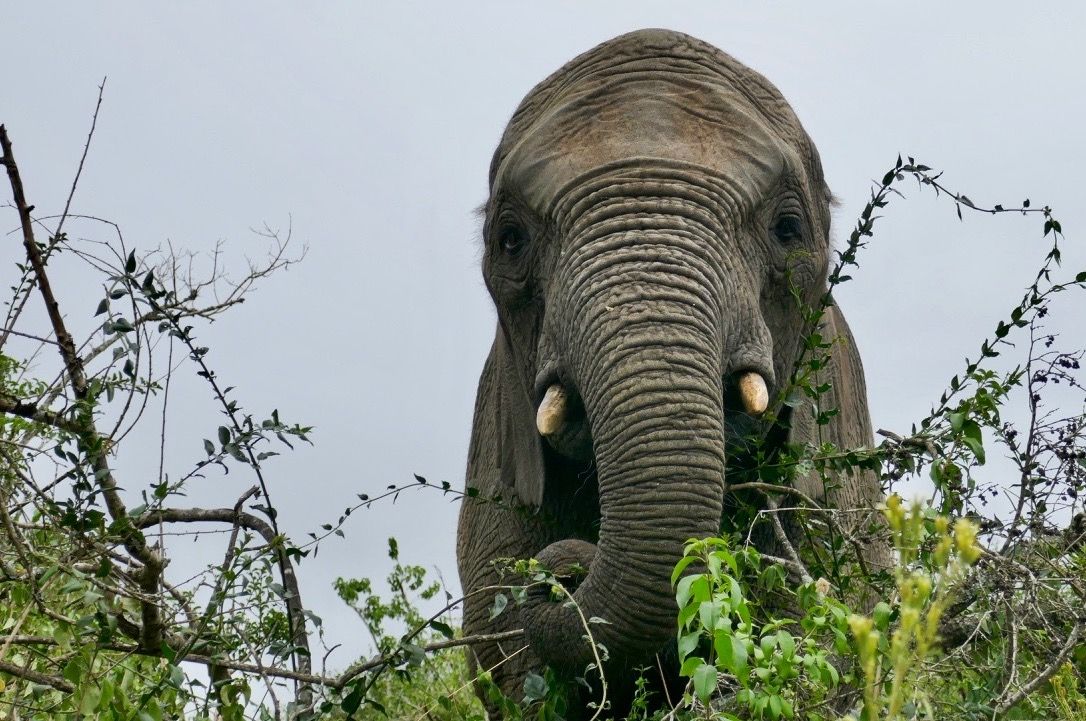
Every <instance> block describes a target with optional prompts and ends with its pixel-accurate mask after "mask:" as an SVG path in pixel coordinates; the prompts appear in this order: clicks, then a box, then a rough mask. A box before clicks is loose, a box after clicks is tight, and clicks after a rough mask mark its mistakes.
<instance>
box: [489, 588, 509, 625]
mask: <svg viewBox="0 0 1086 721" xmlns="http://www.w3.org/2000/svg"><path fill="white" fill-rule="evenodd" d="M508 605H509V597H508V596H506V595H505V594H504V593H497V594H495V595H494V603H493V605H491V607H490V619H491V620H494V619H495V618H497V617H498V616H500V615H501V612H502V611H504V610H505V607H506V606H508Z"/></svg>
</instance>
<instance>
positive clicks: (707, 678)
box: [694, 663, 716, 703]
mask: <svg viewBox="0 0 1086 721" xmlns="http://www.w3.org/2000/svg"><path fill="white" fill-rule="evenodd" d="M715 690H716V666H710V665H709V664H707V663H706V664H702V665H701V666H698V669H697V670H696V671H694V693H696V694H697V695H698V698H700V699H701V701H702V703H706V702H708V701H709V697H710V696H712V695H713V691H715Z"/></svg>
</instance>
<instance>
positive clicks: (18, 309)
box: [0, 78, 106, 348]
mask: <svg viewBox="0 0 1086 721" xmlns="http://www.w3.org/2000/svg"><path fill="white" fill-rule="evenodd" d="M105 89H106V79H105V78H102V84H101V85H99V86H98V102H97V103H95V105H94V115H93V116H92V117H91V126H90V132H88V133H87V140H86V142H85V143H83V155H81V156H80V158H79V167H78V168H76V171H75V177H74V178H72V187H71V189H70V190H69V191H68V199H67V200H66V201H65V203H64V212H63V213H61V215H60V220H59V221H58V222H57V227H56V230H55V231H53V237H52V240H51V242H50V243H49V247H48V248H47V249H46V257H48V255H49V253H51V252H52V251H53V246H55V245H56V244H57V243H58V242H60V231H61V230H62V229H63V228H64V221H65V220H67V218H68V210H69V209H70V208H71V206H72V198H74V197H75V189H76V187H77V186H78V185H79V178H80V176H82V175H83V163H84V162H85V161H86V160H87V153H88V152H89V151H90V144H91V139H92V138H94V129H95V127H96V126H97V125H98V111H99V110H100V109H101V108H102V93H103V92H105ZM4 155H5V156H7V155H8V153H7V151H6V149H5V152H4ZM12 163H13V164H14V161H12ZM24 227H25V226H24ZM35 275H36V274H35ZM23 277H24V278H25V277H26V275H25V274H24V276H23ZM34 278H35V276H31V277H30V278H28V279H27V281H26V282H28V283H29V285H28V287H27V289H26V293H25V294H23V297H22V299H21V300H20V301H19V304H18V305H17V306H15V307H14V308H13V309H12V310H11V311H10V312H9V313H8V322H7V323H6V324H5V325H6V327H5V328H4V333H3V335H0V348H3V347H4V345H6V344H7V341H8V336H9V335H13V334H15V335H18V334H16V333H15V332H14V331H13V330H11V328H12V326H14V325H15V322H16V321H17V320H18V318H19V316H20V315H21V314H22V312H23V308H24V307H25V306H26V302H27V299H28V298H30V293H31V291H32V290H33V289H34V287H33V286H34ZM20 284H21V283H20Z"/></svg>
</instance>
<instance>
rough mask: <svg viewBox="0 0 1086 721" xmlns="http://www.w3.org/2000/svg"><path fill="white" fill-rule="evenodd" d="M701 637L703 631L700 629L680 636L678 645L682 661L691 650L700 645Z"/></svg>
mask: <svg viewBox="0 0 1086 721" xmlns="http://www.w3.org/2000/svg"><path fill="white" fill-rule="evenodd" d="M700 637H701V633H700V632H699V631H694V632H693V633H688V634H685V635H682V636H679V642H678V644H677V647H678V650H679V660H680V661H681V660H683V659H685V658H686V657H687V656H689V655H690V654H691V652H693V650H694V649H696V648H697V647H698V639H699V638H700Z"/></svg>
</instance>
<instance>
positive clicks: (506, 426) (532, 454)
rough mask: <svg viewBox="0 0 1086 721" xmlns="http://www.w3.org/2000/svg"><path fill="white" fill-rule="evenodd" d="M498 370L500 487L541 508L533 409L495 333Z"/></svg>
mask: <svg viewBox="0 0 1086 721" xmlns="http://www.w3.org/2000/svg"><path fill="white" fill-rule="evenodd" d="M496 350H497V353H496V356H497V357H496V360H497V370H498V389H499V390H498V408H497V410H498V419H497V420H498V423H497V428H498V464H499V466H500V477H501V481H502V484H503V485H504V486H505V487H507V488H511V489H513V490H514V491H515V492H516V495H517V497H518V498H519V499H520V502H521V503H523V504H525V505H526V506H528V507H530V508H533V509H534V508H539V507H540V506H542V505H543V484H544V467H543V440H542V439H541V438H540V437H539V432H538V431H537V430H536V427H535V408H534V405H533V403H532V400H531V396H530V394H529V391H528V388H526V387H525V384H524V381H523V379H522V377H521V374H520V373H518V372H517V369H516V363H515V362H514V359H513V355H512V353H511V352H510V350H509V345H508V342H507V341H506V339H505V334H504V333H500V332H499V340H498V344H497V348H496Z"/></svg>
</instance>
